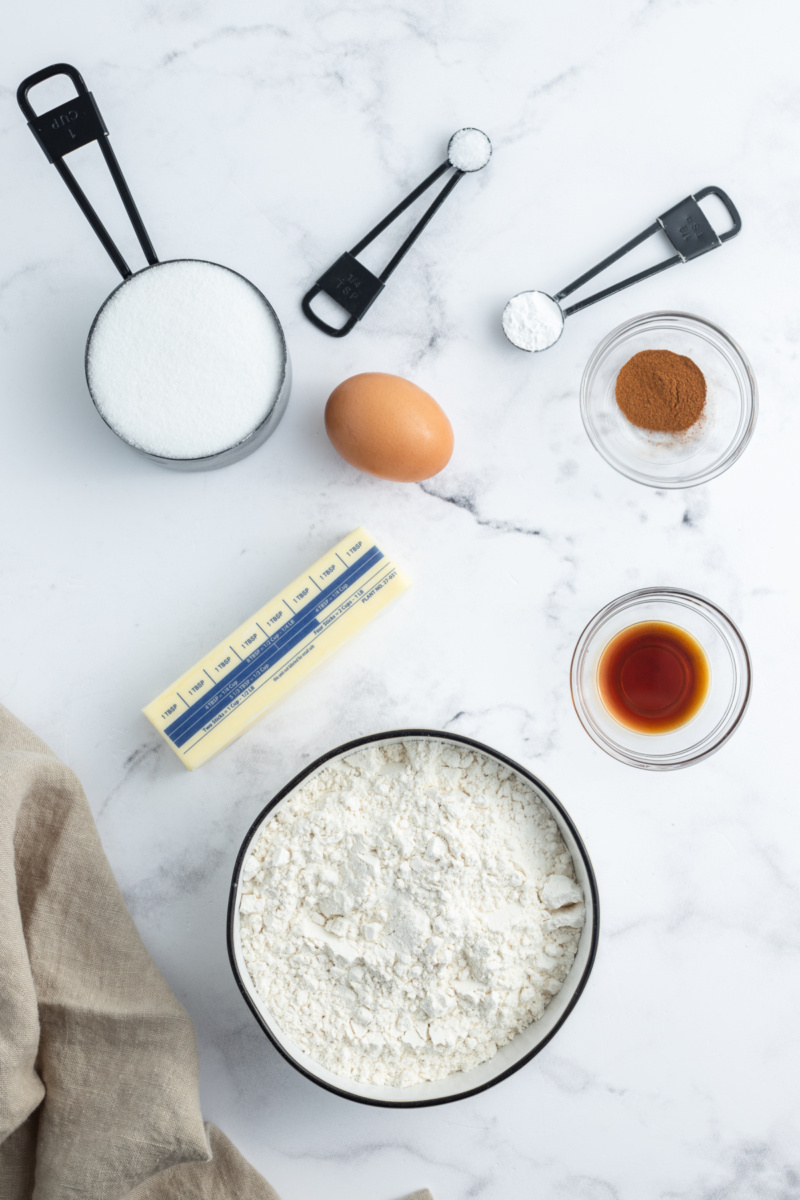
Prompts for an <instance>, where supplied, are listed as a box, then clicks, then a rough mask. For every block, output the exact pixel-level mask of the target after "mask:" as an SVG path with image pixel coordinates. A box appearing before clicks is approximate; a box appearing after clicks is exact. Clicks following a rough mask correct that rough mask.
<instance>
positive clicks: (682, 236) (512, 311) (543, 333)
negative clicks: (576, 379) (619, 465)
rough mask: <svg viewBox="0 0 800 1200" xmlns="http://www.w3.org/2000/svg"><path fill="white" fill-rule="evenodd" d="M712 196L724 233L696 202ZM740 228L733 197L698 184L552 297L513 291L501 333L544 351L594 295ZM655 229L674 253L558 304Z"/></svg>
mask: <svg viewBox="0 0 800 1200" xmlns="http://www.w3.org/2000/svg"><path fill="white" fill-rule="evenodd" d="M712 195H713V196H717V197H718V198H719V199H720V200H721V201H722V203H723V204H724V205H725V207H726V209H727V210H728V213H729V215H730V218H731V221H732V225H731V228H730V229H728V230H726V231H725V233H722V234H719V233H717V232H716V230H715V229H714V228H713V226H712V225H711V222H710V221H709V219H708V217H707V216H706V214H705V213H704V212H703V210H702V208H701V207H700V205H699V203H698V201H700V200H703V199H704V198H705V197H706V196H712ZM741 228H742V220H741V217H740V216H739V213H738V212H737V210H736V207H735V205H734V204H733V201H732V200H731V199H730V197H729V196H728V195H727V194H726V193H725V192H723V190H722V188H718V187H705V188H701V190H700V191H699V192H695V193H694V194H693V195H691V196H687V197H686V199H685V200H681V202H680V203H679V204H676V205H674V206H673V207H672V208H669V209H667V211H666V212H665V213H662V214H661V216H660V217H656V219H655V221H654V222H653V224H652V225H648V227H647V229H644V230H643V231H642V232H641V233H639V234H637V235H636V237H634V238H631V240H630V241H629V242H626V243H625V245H624V246H620V248H619V250H615V251H614V253H613V254H609V255H608V257H607V258H604V259H603V260H602V262H599V263H598V264H597V265H596V266H594V267H592V268H591V269H590V270H588V271H585V272H584V273H583V275H579V276H578V278H577V279H574V280H573V281H572V283H569V284H567V286H566V287H565V288H562V289H561V291H560V292H556V294H555V296H550V295H548V294H547V292H539V291H530V292H519V293H518V294H517V295H516V296H512V297H511V299H510V300H509V301H508V304H506V306H505V308H504V309H503V332H504V333H505V335H506V337H507V338H508V340H509V341H510V342H511V343H512V345H514V346H516V347H517V348H518V349H520V350H530V351H533V352H536V351H538V350H547V349H549V348H550V346H554V345H555V343H556V342H557V341H558V339H559V338H560V337H561V334H562V333H563V331H564V321H565V320H566V318H567V317H571V316H572V315H573V313H577V312H580V311H581V309H584V308H588V307H589V305H590V304H596V303H597V301H598V300H604V299H605V298H606V297H607V296H613V295H615V294H616V293H617V292H621V291H622V290H623V288H627V287H630V286H631V285H632V284H634V283H639V282H640V281H641V280H643V279H649V278H650V276H651V275H657V274H658V273H659V272H660V271H666V270H667V268H668V267H674V266H676V265H677V264H678V263H682V262H684V263H685V262H691V260H692V259H694V258H699V256H700V255H701V254H707V253H708V251H709V250H716V248H717V247H718V246H721V245H722V243H723V242H727V241H729V239H730V238H732V237H735V236H736V234H737V233H738V232H739V231H740V229H741ZM659 230H663V232H664V233H665V234H666V235H667V237H668V238H669V240H670V242H671V244H672V247H673V249H674V250H675V253H674V254H673V255H671V256H670V257H669V258H665V259H664V260H663V261H662V262H659V263H656V264H655V265H654V266H652V267H648V268H647V269H646V270H644V271H639V272H638V273H637V274H635V275H630V276H629V277H628V278H627V279H622V280H620V282H619V283H615V284H612V285H611V287H607V288H604V289H603V290H602V291H600V292H595V294H594V295H593V296H588V297H587V298H586V299H585V300H579V301H578V302H577V303H576V304H571V305H570V306H569V308H564V307H562V304H561V301H562V300H565V299H566V298H567V296H570V295H571V294H572V293H573V292H575V291H577V290H578V288H580V287H582V286H583V285H584V284H585V283H588V282H589V280H590V279H594V277H595V275H599V274H600V273H601V272H602V271H605V269H606V267H610V266H611V265H612V263H615V262H617V261H618V260H619V259H620V258H622V257H623V255H625V254H627V253H628V252H629V251H631V250H633V249H634V248H635V247H636V246H639V245H641V243H642V242H644V241H646V240H647V239H648V238H650V237H652V236H653V235H654V234H656V233H658V231H659Z"/></svg>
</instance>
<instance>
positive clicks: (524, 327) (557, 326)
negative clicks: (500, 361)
mask: <svg viewBox="0 0 800 1200" xmlns="http://www.w3.org/2000/svg"><path fill="white" fill-rule="evenodd" d="M563 328H564V313H563V311H562V309H561V306H560V304H559V303H558V301H556V300H554V299H553V297H552V296H548V295H547V293H546V292H520V293H519V294H518V295H516V296H512V297H511V299H510V300H509V302H508V304H507V305H506V306H505V308H504V309H503V332H504V333H505V335H506V337H507V338H508V340H509V341H510V342H513V343H514V345H515V346H518V347H519V349H520V350H546V349H547V348H548V346H552V345H553V344H554V343H555V342H557V341H558V339H559V338H560V337H561V332H562V330H563Z"/></svg>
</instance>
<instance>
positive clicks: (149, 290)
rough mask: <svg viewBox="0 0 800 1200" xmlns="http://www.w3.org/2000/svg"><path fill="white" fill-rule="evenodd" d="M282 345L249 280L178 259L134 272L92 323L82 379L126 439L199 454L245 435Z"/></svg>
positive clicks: (277, 379) (260, 410) (271, 389)
mask: <svg viewBox="0 0 800 1200" xmlns="http://www.w3.org/2000/svg"><path fill="white" fill-rule="evenodd" d="M285 357H286V355H285V349H284V344H283V339H282V335H281V331H280V326H279V324H278V321H277V318H276V316H275V314H274V313H273V312H272V310H271V309H270V308H269V306H268V305H267V304H265V302H264V298H263V297H262V296H261V294H260V293H259V292H258V290H257V289H256V288H255V287H253V285H252V283H249V282H248V280H246V279H244V278H243V277H242V276H241V275H237V274H236V273H235V272H234V271H229V270H227V268H225V267H220V266H217V265H216V264H215V263H207V262H195V261H193V260H189V259H187V260H179V261H176V262H164V263H159V265H158V266H155V267H150V268H147V269H146V270H144V271H140V272H139V273H138V274H136V275H132V276H131V278H130V279H128V280H127V281H126V282H125V283H124V284H123V285H122V286H121V287H120V288H118V289H117V291H116V292H115V293H114V294H113V295H112V296H111V298H110V299H109V300H108V301H107V302H106V304H105V305H104V306H103V308H102V310H101V312H100V315H99V317H98V318H97V322H96V324H95V326H94V329H93V331H92V336H91V341H90V343H89V354H88V359H87V378H88V381H89V388H90V390H91V393H92V396H93V397H94V400H95V403H96V404H97V407H98V409H99V411H100V413H101V415H102V416H103V417H104V418H105V420H106V421H107V422H108V424H109V425H110V426H111V428H112V429H113V430H114V431H115V432H116V433H118V434H120V436H121V437H123V438H125V440H126V441H128V442H131V443H132V444H133V445H134V446H138V447H139V448H140V449H142V450H146V451H147V452H148V453H149V454H158V455H161V456H162V457H164V458H203V457H205V456H206V455H210V454H219V453H220V452H221V451H222V450H227V449H228V448H229V447H231V446H236V445H238V443H239V442H242V441H244V439H245V438H246V437H248V436H249V435H250V434H251V433H252V432H253V431H254V430H255V429H256V428H257V427H258V426H259V425H260V424H261V422H262V421H263V420H264V419H265V418H266V417H267V415H268V414H269V412H270V410H271V408H272V406H273V405H274V404H275V402H276V400H277V398H278V392H279V390H280V386H281V383H282V381H283V375H284V369H285Z"/></svg>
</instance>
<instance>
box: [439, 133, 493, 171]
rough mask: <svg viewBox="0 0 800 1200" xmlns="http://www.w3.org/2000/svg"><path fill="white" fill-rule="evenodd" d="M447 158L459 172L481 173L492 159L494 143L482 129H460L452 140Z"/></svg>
mask: <svg viewBox="0 0 800 1200" xmlns="http://www.w3.org/2000/svg"><path fill="white" fill-rule="evenodd" d="M447 157H448V159H449V160H450V165H451V166H453V167H456V169H457V170H459V171H480V169H481V168H482V167H485V166H486V164H487V163H488V161H489V159H490V158H491V157H492V143H491V142H490V141H489V138H488V137H487V136H486V134H485V133H484V132H483V131H482V130H480V129H459V130H458V132H457V133H454V134H453V136H452V137H451V138H450V143H449V145H448V147H447Z"/></svg>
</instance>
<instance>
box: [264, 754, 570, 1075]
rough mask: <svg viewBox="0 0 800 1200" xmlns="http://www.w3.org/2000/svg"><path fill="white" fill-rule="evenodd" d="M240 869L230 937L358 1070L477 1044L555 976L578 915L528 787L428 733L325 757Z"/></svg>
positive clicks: (441, 1066) (332, 1053)
mask: <svg viewBox="0 0 800 1200" xmlns="http://www.w3.org/2000/svg"><path fill="white" fill-rule="evenodd" d="M243 879H244V880H245V883H244V887H243V895H242V898H241V903H240V913H241V943H242V951H243V954H244V958H245V961H246V963H247V965H248V969H249V971H250V974H251V977H252V979H253V982H254V984H255V986H256V988H257V990H258V994H259V996H260V998H261V1000H262V1002H263V1005H264V1008H265V1010H266V1012H267V1013H268V1014H269V1015H271V1017H272V1018H273V1019H274V1021H275V1022H276V1023H277V1025H278V1027H279V1030H280V1031H282V1032H283V1033H284V1034H285V1035H286V1036H287V1037H288V1038H290V1039H291V1040H292V1041H294V1042H295V1043H296V1044H297V1045H299V1046H300V1047H301V1048H302V1049H303V1050H305V1051H306V1053H307V1054H309V1055H310V1056H311V1057H312V1058H314V1059H315V1060H316V1061H317V1062H319V1063H321V1064H323V1065H324V1066H326V1067H327V1068H328V1069H329V1070H331V1071H333V1072H335V1073H336V1074H338V1075H342V1076H346V1077H350V1078H352V1079H356V1080H359V1081H361V1082H372V1083H378V1084H391V1085H409V1084H414V1083H419V1082H421V1081H424V1080H431V1079H439V1078H442V1077H443V1076H445V1075H450V1074H452V1073H453V1072H456V1071H464V1070H467V1069H469V1068H470V1067H474V1066H477V1065H478V1064H479V1063H481V1062H483V1061H485V1060H486V1059H488V1058H490V1057H491V1056H492V1055H493V1054H494V1053H495V1051H496V1050H497V1048H498V1047H499V1046H502V1045H504V1044H505V1043H506V1042H508V1041H510V1039H511V1038H512V1037H514V1035H515V1034H516V1033H518V1032H519V1031H520V1030H522V1029H524V1028H525V1026H527V1025H528V1024H530V1022H531V1021H535V1020H536V1019H537V1018H538V1017H540V1016H541V1015H542V1013H543V1012H544V1010H545V1008H546V1006H547V1004H548V1003H549V1001H550V1000H551V999H552V997H553V996H554V995H555V994H556V992H558V991H559V989H560V987H561V984H562V982H563V981H564V978H565V977H566V975H567V972H568V971H569V968H570V966H571V964H572V960H573V958H574V957H575V952H576V949H577V946H578V940H579V938H580V930H581V928H582V926H583V923H584V906H583V896H582V893H581V890H580V888H579V887H578V885H577V883H576V882H575V872H574V868H573V863H572V858H571V855H570V853H569V851H568V850H567V847H566V846H565V844H564V841H563V839H562V837H561V834H560V832H559V830H558V827H557V825H556V823H555V821H554V820H553V818H552V817H551V816H550V814H549V812H548V811H547V809H546V808H545V807H544V805H543V804H542V803H541V801H540V800H539V799H538V797H537V796H536V795H535V793H534V792H533V791H532V789H531V788H530V786H529V785H528V784H527V783H526V782H525V781H524V780H523V779H521V778H520V777H518V776H517V775H516V774H514V773H513V772H512V771H510V770H508V769H506V768H504V767H502V766H501V765H500V764H499V763H496V762H494V761H493V760H492V759H488V758H486V757H485V756H484V755H482V754H480V753H478V752H473V751H471V750H470V749H469V748H467V747H461V746H457V745H454V744H447V743H440V742H434V741H429V740H424V741H423V740H420V741H414V740H410V741H408V742H405V743H397V744H394V745H390V746H387V747H380V748H363V749H360V750H358V751H355V752H354V753H352V754H350V755H349V756H348V757H347V758H346V759H341V760H339V761H338V762H335V763H333V764H332V765H330V766H328V767H326V768H324V769H323V770H322V771H320V772H319V774H317V775H316V776H314V777H313V778H312V779H311V780H310V781H309V782H307V783H306V784H304V785H302V786H301V787H300V788H299V789H298V791H297V792H295V793H294V794H293V795H292V796H290V797H289V798H288V799H287V800H285V801H284V802H283V803H282V804H280V805H279V806H278V808H277V810H276V812H275V816H274V817H273V818H272V819H271V820H270V821H269V822H268V823H267V825H266V827H265V829H264V832H263V833H262V835H261V837H260V838H259V840H258V842H257V844H256V846H255V848H254V852H253V853H252V854H251V855H250V856H249V857H248V858H247V860H246V861H245V864H244V869H243Z"/></svg>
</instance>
